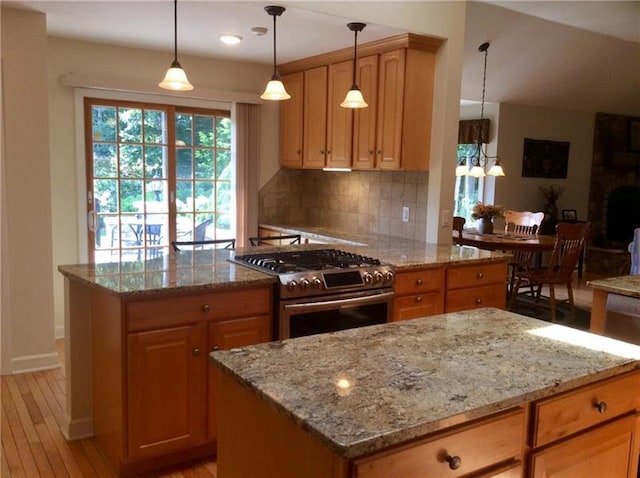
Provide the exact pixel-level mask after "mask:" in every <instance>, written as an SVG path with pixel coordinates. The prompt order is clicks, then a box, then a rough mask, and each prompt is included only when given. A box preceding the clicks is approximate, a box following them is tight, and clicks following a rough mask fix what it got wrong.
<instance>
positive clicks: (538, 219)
mask: <svg viewBox="0 0 640 478" xmlns="http://www.w3.org/2000/svg"><path fill="white" fill-rule="evenodd" d="M543 220H544V213H543V212H531V211H511V210H508V211H505V213H504V233H505V234H517V235H524V236H537V235H538V234H539V233H540V225H541V224H542V221H543ZM534 254H535V253H534V251H530V250H528V251H524V250H517V251H514V252H513V259H512V260H511V261H509V268H508V271H507V280H508V282H507V287H508V289H507V294H508V295H509V296H511V295H513V294H514V293H515V294H517V293H518V289H515V284H516V274H517V272H520V271H523V270H526V269H528V268H530V267H531V266H532V263H533V259H534Z"/></svg>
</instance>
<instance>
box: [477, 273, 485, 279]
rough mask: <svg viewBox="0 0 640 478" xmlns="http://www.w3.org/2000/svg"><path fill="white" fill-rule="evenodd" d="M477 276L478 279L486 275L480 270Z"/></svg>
mask: <svg viewBox="0 0 640 478" xmlns="http://www.w3.org/2000/svg"><path fill="white" fill-rule="evenodd" d="M476 277H477V278H478V279H482V278H483V277H484V274H483V273H482V272H478V275H477V276H476Z"/></svg>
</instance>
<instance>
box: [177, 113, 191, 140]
mask: <svg viewBox="0 0 640 478" xmlns="http://www.w3.org/2000/svg"><path fill="white" fill-rule="evenodd" d="M192 121H193V119H192V116H191V115H190V114H185V113H177V114H176V145H177V146H191V145H192V144H193V141H192V139H191V133H192V132H193V126H192Z"/></svg>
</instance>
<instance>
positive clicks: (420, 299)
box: [416, 295, 422, 304]
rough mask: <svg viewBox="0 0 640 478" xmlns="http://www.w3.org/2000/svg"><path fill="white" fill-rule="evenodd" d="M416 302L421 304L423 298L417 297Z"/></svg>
mask: <svg viewBox="0 0 640 478" xmlns="http://www.w3.org/2000/svg"><path fill="white" fill-rule="evenodd" d="M416 302H417V303H418V304H419V303H420V302H422V296H421V295H419V296H418V297H416Z"/></svg>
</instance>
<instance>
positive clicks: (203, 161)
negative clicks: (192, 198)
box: [195, 149, 214, 179]
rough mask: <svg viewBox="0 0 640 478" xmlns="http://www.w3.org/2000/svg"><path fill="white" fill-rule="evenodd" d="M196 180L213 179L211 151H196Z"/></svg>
mask: <svg viewBox="0 0 640 478" xmlns="http://www.w3.org/2000/svg"><path fill="white" fill-rule="evenodd" d="M195 173H196V174H195V177H196V179H210V178H213V177H214V171H213V150H211V149H196V171H195Z"/></svg>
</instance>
